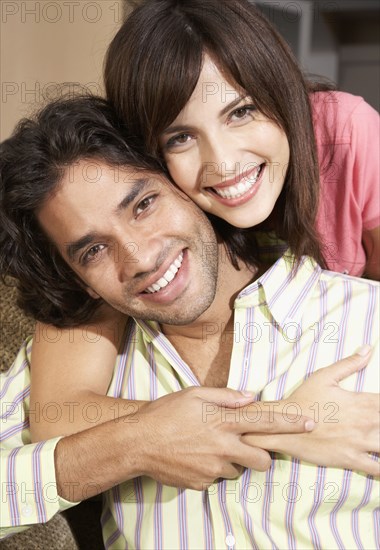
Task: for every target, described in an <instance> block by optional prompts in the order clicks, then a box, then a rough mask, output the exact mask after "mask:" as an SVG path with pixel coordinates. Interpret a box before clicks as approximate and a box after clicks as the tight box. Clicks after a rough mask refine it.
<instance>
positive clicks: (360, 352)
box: [356, 344, 372, 357]
mask: <svg viewBox="0 0 380 550" xmlns="http://www.w3.org/2000/svg"><path fill="white" fill-rule="evenodd" d="M371 350H372V347H371V346H369V345H368V344H365V345H364V346H362V347H361V348H359V349H358V351H357V352H356V353H357V354H358V355H360V356H361V357H365V356H366V355H368V354H369V352H370V351H371Z"/></svg>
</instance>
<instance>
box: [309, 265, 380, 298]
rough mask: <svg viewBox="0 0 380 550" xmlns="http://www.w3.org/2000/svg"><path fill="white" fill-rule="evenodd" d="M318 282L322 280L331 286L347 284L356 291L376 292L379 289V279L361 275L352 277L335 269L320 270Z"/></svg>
mask: <svg viewBox="0 0 380 550" xmlns="http://www.w3.org/2000/svg"><path fill="white" fill-rule="evenodd" d="M320 282H323V283H324V284H326V285H328V286H329V287H331V288H333V287H334V286H338V285H340V286H341V285H349V286H350V287H351V288H352V289H356V290H357V291H358V292H359V291H361V292H375V293H378V292H379V290H380V282H379V281H373V280H372V279H363V278H362V277H353V276H352V275H346V274H344V273H337V272H336V271H329V270H327V269H322V270H321V274H320Z"/></svg>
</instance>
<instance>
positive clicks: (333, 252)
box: [311, 91, 380, 276]
mask: <svg viewBox="0 0 380 550" xmlns="http://www.w3.org/2000/svg"><path fill="white" fill-rule="evenodd" d="M311 104H312V110H313V119H314V129H315V134H316V140H317V147H318V156H319V166H320V179H321V191H320V204H319V211H318V215H317V229H318V231H319V234H320V236H321V239H322V244H323V253H324V257H325V260H326V262H327V266H328V269H330V270H332V271H339V272H342V273H349V274H350V275H356V276H360V275H362V274H363V271H364V267H365V264H366V256H365V251H364V248H363V245H362V234H363V231H365V230H370V229H374V228H375V227H378V226H379V225H380V166H379V154H380V139H379V138H380V126H379V120H380V119H379V115H378V113H377V112H376V111H375V110H374V109H373V108H372V107H370V106H369V105H368V104H367V103H365V101H364V100H363V98H361V97H357V96H353V95H350V94H346V93H343V92H335V91H334V92H317V93H314V94H312V95H311Z"/></svg>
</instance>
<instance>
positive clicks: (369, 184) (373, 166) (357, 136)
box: [351, 101, 380, 230]
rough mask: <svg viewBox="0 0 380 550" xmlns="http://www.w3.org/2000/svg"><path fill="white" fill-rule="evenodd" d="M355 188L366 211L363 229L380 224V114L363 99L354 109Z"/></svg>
mask: <svg viewBox="0 0 380 550" xmlns="http://www.w3.org/2000/svg"><path fill="white" fill-rule="evenodd" d="M351 123H352V128H351V131H352V134H351V155H352V159H353V161H354V162H353V174H352V181H353V187H354V189H353V191H354V195H355V197H356V198H357V200H358V202H359V207H360V209H361V212H362V221H363V229H366V230H371V229H374V228H375V227H378V226H379V225H380V162H379V156H380V117H379V114H378V113H377V111H375V109H373V108H372V107H371V106H370V105H368V103H365V102H364V101H361V102H360V103H359V104H358V106H357V107H356V109H355V110H354V111H353V113H352V118H351Z"/></svg>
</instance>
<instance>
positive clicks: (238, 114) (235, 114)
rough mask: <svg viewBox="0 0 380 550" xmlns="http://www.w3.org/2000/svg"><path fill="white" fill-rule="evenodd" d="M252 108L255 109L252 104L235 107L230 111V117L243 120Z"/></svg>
mask: <svg viewBox="0 0 380 550" xmlns="http://www.w3.org/2000/svg"><path fill="white" fill-rule="evenodd" d="M254 110H255V107H254V106H253V105H244V107H239V109H235V111H232V113H231V118H235V119H237V120H243V119H244V118H246V117H247V116H248V115H250V114H251V113H252V111H254Z"/></svg>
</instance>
